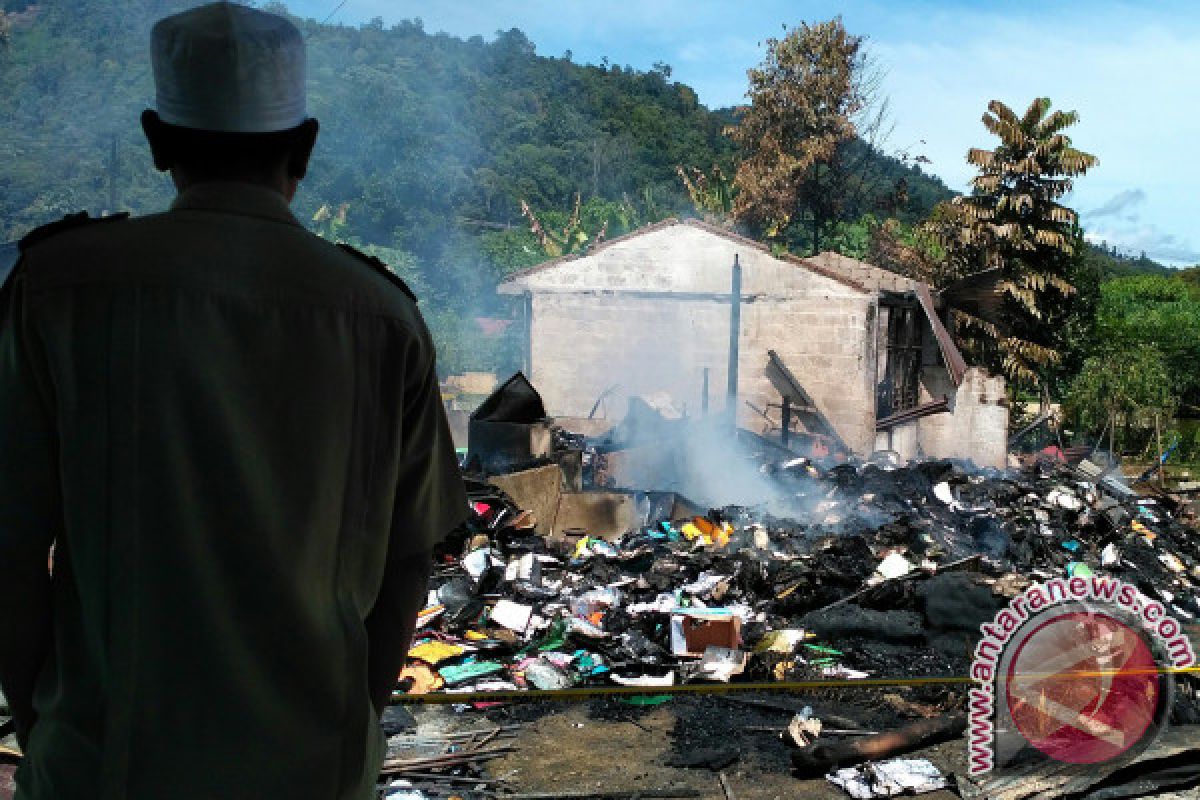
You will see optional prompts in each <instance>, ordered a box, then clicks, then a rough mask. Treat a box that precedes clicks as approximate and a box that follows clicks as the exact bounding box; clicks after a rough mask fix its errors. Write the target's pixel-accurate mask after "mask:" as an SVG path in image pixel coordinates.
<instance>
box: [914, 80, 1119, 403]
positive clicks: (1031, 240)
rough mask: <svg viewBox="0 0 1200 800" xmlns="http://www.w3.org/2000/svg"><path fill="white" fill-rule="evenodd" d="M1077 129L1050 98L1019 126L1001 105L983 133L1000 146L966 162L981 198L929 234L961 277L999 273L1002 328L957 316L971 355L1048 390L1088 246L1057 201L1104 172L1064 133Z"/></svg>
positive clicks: (958, 202) (965, 201) (992, 106)
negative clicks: (1082, 246) (1096, 171)
mask: <svg viewBox="0 0 1200 800" xmlns="http://www.w3.org/2000/svg"><path fill="white" fill-rule="evenodd" d="M1078 119H1079V115H1078V114H1077V113H1076V112H1074V111H1055V112H1053V113H1050V100H1049V98H1045V97H1039V98H1037V99H1036V100H1034V101H1033V102H1032V103H1031V104H1030V105H1029V108H1028V110H1026V112H1025V114H1024V116H1021V117H1018V116H1017V115H1016V114H1015V113H1013V111H1012V109H1010V108H1009V107H1008V106H1006V105H1005V104H1004V103H1001V102H1000V101H999V100H993V101H992V102H991V103H989V104H988V111H987V112H986V113H985V114H984V115H983V124H984V127H986V128H987V129H988V131H989V132H991V133H992V134H994V135H996V136H997V137H999V139H1000V144H999V146H997V147H996V148H995V149H994V150H983V149H979V148H973V149H971V150H970V151H969V152H968V153H967V161H968V162H969V163H971V164H972V165H974V166H975V167H977V168H978V169H979V174H978V175H976V176H975V177H974V178H972V179H971V185H972V187H973V189H974V191H973V192H972V193H971V194H970V195H967V196H963V197H956V198H955V199H954V200H953V201H952V204H951V206H950V207H949V208H945V209H943V210H942V211H943V212H944V213H943V214H942V215H941V224H940V225H938V226H937V227H936V228H935V229H930V231H931V232H932V233H934V234H935V235H937V236H938V237H939V238H940V239H941V241H942V243H943V245H944V246H945V247H946V249H947V252H948V254H949V255H950V257H951V258H953V259H956V260H957V261H958V262H959V266H960V268H961V269H962V271H963V272H978V271H980V270H984V269H998V270H999V283H998V289H999V291H1000V292H1001V293H1002V295H1003V304H1002V308H1003V311H1002V313H1001V314H999V316H998V317H997V318H995V319H986V320H985V319H982V318H979V317H975V316H971V315H969V314H965V313H962V312H956V313H955V317H956V321H957V322H959V323H960V324H959V325H958V326H957V327H958V328H959V331H960V338H962V340H963V346H964V348H965V349H968V350H970V351H972V352H973V353H974V354H975V355H976V357H977V358H979V359H980V360H981V361H982V362H983V363H985V364H987V365H988V366H992V367H999V368H1000V369H1002V370H1003V371H1004V372H1006V373H1007V374H1008V375H1010V376H1012V377H1014V378H1018V379H1019V378H1026V379H1030V380H1032V381H1034V382H1036V383H1037V384H1039V385H1041V386H1044V383H1045V380H1044V379H1045V374H1046V372H1047V370H1049V369H1051V368H1052V367H1054V365H1056V364H1057V363H1058V361H1059V360H1060V354H1059V352H1058V350H1057V346H1056V341H1055V332H1056V320H1060V319H1061V318H1062V316H1063V314H1064V313H1065V310H1066V309H1068V308H1069V305H1070V298H1071V296H1072V295H1074V294H1075V287H1074V286H1072V285H1071V282H1070V280H1069V274H1070V270H1071V260H1072V257H1073V256H1074V255H1075V252H1076V249H1077V248H1078V246H1079V242H1080V239H1081V237H1080V232H1079V217H1078V215H1077V214H1076V213H1075V212H1074V211H1072V210H1071V209H1069V208H1067V207H1066V206H1064V205H1062V204H1060V203H1059V202H1058V201H1059V200H1060V199H1062V197H1063V196H1064V195H1066V194H1067V192H1069V191H1071V187H1072V184H1073V179H1074V178H1076V177H1078V176H1079V175H1083V174H1084V173H1086V172H1087V171H1088V169H1090V168H1091V167H1094V166H1095V165H1096V164H1097V159H1096V157H1095V156H1093V155H1090V154H1088V153H1085V152H1083V151H1081V150H1077V149H1075V148H1074V147H1073V146H1072V144H1071V138H1070V137H1069V136H1067V135H1066V134H1065V133H1063V131H1064V130H1065V129H1066V128H1069V127H1070V126H1071V125H1074V124H1075V123H1076V122H1077V121H1078ZM947 222H949V223H950V224H946V223H947Z"/></svg>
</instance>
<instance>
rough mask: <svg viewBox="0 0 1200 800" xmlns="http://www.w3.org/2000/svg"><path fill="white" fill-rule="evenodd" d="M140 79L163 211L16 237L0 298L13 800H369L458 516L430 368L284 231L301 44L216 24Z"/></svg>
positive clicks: (295, 150) (386, 305) (262, 22)
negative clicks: (431, 576)
mask: <svg viewBox="0 0 1200 800" xmlns="http://www.w3.org/2000/svg"><path fill="white" fill-rule="evenodd" d="M152 51H153V62H154V73H155V83H156V89H157V101H156V104H157V113H155V112H152V111H148V112H146V113H145V114H144V115H143V119H142V122H143V127H144V129H145V132H146V136H147V138H148V140H149V142H150V147H151V150H152V152H153V156H154V163H155V166H156V167H158V168H159V169H160V170H163V171H169V172H170V173H171V177H172V179H173V180H174V182H175V185H176V187H177V188H178V190H179V196H178V197H177V199H176V200H175V202H174V204H173V205H172V207H171V209H170V210H169V211H167V212H166V213H163V214H158V215H154V216H150V217H145V218H140V219H118V220H114V219H111V218H110V219H106V220H86V219H78V218H77V219H68V220H65V221H64V222H62V223H56V224H55V225H53V226H48V227H47V228H43V229H39V230H38V231H35V232H34V233H33V234H31V235H30V236H29V237H27V238H26V240H24V241H23V243H22V246H21V259H20V261H19V262H18V265H17V267H16V268H15V269H14V272H13V275H12V277H11V278H10V280H9V281H8V284H7V285H6V286H5V287H4V289H3V290H2V291H0V681H2V683H3V688H4V692H5V694H6V695H7V697H8V700H9V703H10V706H11V708H12V711H13V716H14V719H15V721H16V723H17V729H18V738H19V740H20V742H21V744H22V746H23V748H24V750H25V754H26V755H25V760H24V762H23V764H22V766H21V768H20V770H19V772H18V775H17V781H18V786H19V789H18V797H22V798H30V799H31V800H42V799H43V798H54V799H55V800H74V798H164V797H170V798H287V799H288V800H294V799H295V798H314V799H315V798H331V799H332V798H353V799H354V800H359V799H360V798H368V797H372V796H374V785H375V781H376V778H377V775H378V769H379V764H380V760H381V758H382V750H383V739H382V735H381V732H380V730H379V714H380V713H381V711H382V708H383V707H384V705H385V704H386V702H387V699H388V697H389V696H390V692H391V689H392V687H393V686H394V684H395V680H396V675H397V673H398V671H399V668H400V666H401V664H402V662H403V658H404V654H405V652H406V649H407V646H408V643H409V640H410V638H411V634H412V629H413V625H414V620H415V615H416V612H417V611H418V609H419V608H420V606H421V604H422V601H423V600H424V594H425V588H424V587H425V579H426V577H427V576H428V572H429V565H430V551H431V550H432V548H433V546H434V545H435V544H436V543H437V541H439V540H440V538H441V537H443V536H445V535H446V534H447V533H449V532H450V530H451V529H453V528H454V527H455V526H456V525H457V524H458V523H459V522H460V521H461V519H462V517H463V516H464V514H465V507H466V499H465V495H464V491H463V487H462V482H461V478H460V476H459V474H458V470H457V463H456V460H455V455H454V451H453V447H452V444H451V441H450V436H449V432H448V429H447V426H446V421H445V415H444V412H443V409H442V405H441V398H440V394H439V391H438V382H437V375H436V372H435V370H434V353H433V346H432V343H431V340H430V337H429V334H428V332H427V331H426V329H425V326H424V324H423V322H422V320H421V317H420V314H419V313H418V312H417V310H416V306H415V301H414V299H413V298H412V297H411V295H410V294H409V293H408V291H407V289H406V288H405V287H404V285H403V284H402V283H400V282H399V281H398V280H397V279H395V278H394V277H392V276H391V275H390V274H389V273H388V272H387V270H386V268H383V267H382V265H380V264H378V263H377V262H375V263H372V262H371V261H370V260H369V259H366V258H365V257H364V256H362V255H361V254H357V253H355V252H353V251H350V250H343V249H341V248H338V247H335V246H333V245H331V244H328V243H326V242H324V241H323V240H321V239H319V238H318V237H316V236H313V235H312V234H310V233H308V232H307V231H305V230H304V229H303V228H302V227H301V226H300V225H299V224H298V223H297V222H296V220H295V218H294V217H293V216H292V215H291V214H290V212H289V211H288V203H289V202H290V201H291V199H292V197H293V195H294V193H295V191H296V186H297V183H298V181H299V180H300V179H301V178H303V177H304V174H305V170H306V168H307V164H308V158H309V154H310V152H311V150H312V148H313V145H314V142H315V140H316V135H317V123H316V121H315V120H312V119H309V118H308V117H307V116H306V114H305V103H304V48H303V41H302V39H301V38H300V35H299V33H298V31H296V29H295V28H294V27H293V26H292V25H291V24H290V23H289V22H287V21H286V20H284V19H282V18H280V17H277V16H273V15H270V14H265V13H262V12H259V11H255V10H253V9H249V8H245V7H242V6H237V5H232V4H225V3H216V4H212V5H208V6H203V7H201V8H198V9H194V10H192V11H189V12H186V13H184V14H180V15H177V16H174V17H169V18H167V19H165V20H162V21H161V22H160V23H159V24H158V25H157V26H155V29H154V32H153V35H152ZM52 545H53V546H54V552H53V567H52V570H47V557H48V555H49V554H50V550H51V546H52ZM51 573H52V574H51Z"/></svg>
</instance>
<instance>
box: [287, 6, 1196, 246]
mask: <svg viewBox="0 0 1200 800" xmlns="http://www.w3.org/2000/svg"><path fill="white" fill-rule="evenodd" d="M340 1H341V0H287V3H288V5H289V7H291V8H292V9H293V11H294V12H295V13H297V14H299V15H301V16H305V17H313V18H316V19H325V18H326V16H328V15H329V14H330V12H332V11H333V10H334V8H335V7H336V6H337V5H338V3H339V2H340ZM836 14H841V15H842V18H843V20H844V21H845V24H846V27H847V29H848V30H849V31H850V32H851V33H855V34H858V35H862V36H865V37H866V38H867V46H868V48H869V50H870V52H871V53H872V54H873V56H874V58H875V60H876V62H877V63H878V65H879V66H880V67H881V68H882V70H883V71H884V73H885V77H884V83H883V91H884V93H885V94H886V95H887V96H888V98H889V100H890V108H891V122H892V125H893V126H894V127H893V130H892V133H891V135H890V137H889V138H888V140H887V146H886V149H890V150H892V151H900V150H909V151H910V152H913V153H923V154H924V155H926V156H927V157H928V158H930V159H931V160H932V162H933V163H932V164H931V165H930V166H929V167H928V169H930V170H931V171H932V172H934V173H936V174H937V175H939V176H940V177H942V178H943V179H944V180H945V181H946V182H947V183H948V184H949V185H950V186H951V188H953V189H956V190H960V191H961V190H965V189H966V188H967V181H968V180H969V178H970V176H971V175H972V170H971V168H970V166H969V165H967V163H966V161H965V155H966V152H967V149H968V148H970V147H991V146H992V143H993V142H994V139H991V137H990V136H989V135H988V134H987V132H986V131H985V130H984V128H983V126H982V125H981V124H980V121H979V120H980V117H981V116H982V114H983V112H984V110H985V109H986V107H987V103H988V101H989V100H992V99H999V100H1002V101H1004V102H1005V103H1008V104H1009V105H1010V106H1012V107H1014V109H1015V110H1017V111H1018V112H1020V111H1023V110H1024V109H1025V107H1026V106H1028V104H1029V102H1030V101H1031V100H1032V99H1033V98H1034V97H1037V96H1040V95H1046V96H1049V97H1050V98H1051V99H1052V100H1053V102H1054V104H1055V106H1056V107H1057V108H1063V109H1074V110H1076V111H1078V112H1079V114H1080V122H1079V124H1078V125H1076V126H1075V127H1074V128H1073V129H1072V131H1071V132H1072V136H1073V139H1074V141H1075V144H1076V146H1078V147H1080V148H1081V149H1083V150H1087V151H1088V152H1091V153H1094V154H1095V155H1096V156H1098V157H1099V159H1100V164H1099V166H1098V167H1096V168H1095V170H1093V171H1092V172H1090V173H1089V174H1088V175H1087V176H1085V177H1084V178H1082V179H1081V180H1079V181H1078V183H1077V185H1076V189H1075V192H1074V195H1073V196H1072V197H1071V198H1070V200H1069V204H1070V205H1072V207H1074V208H1075V209H1077V210H1078V211H1080V212H1081V213H1082V215H1083V221H1084V226H1085V228H1086V229H1087V230H1088V234H1089V237H1090V238H1093V239H1094V240H1097V241H1101V240H1102V241H1107V242H1108V243H1110V244H1113V245H1117V246H1119V247H1121V248H1123V249H1125V250H1127V251H1131V252H1134V253H1138V252H1141V251H1145V252H1146V253H1147V254H1148V255H1150V256H1151V257H1153V258H1156V259H1159V260H1161V261H1164V262H1168V263H1171V264H1196V263H1200V230H1197V228H1196V226H1195V222H1194V220H1195V219H1196V212H1197V210H1198V209H1197V203H1196V202H1195V199H1194V198H1195V197H1196V192H1197V187H1198V186H1200V157H1194V156H1193V155H1192V153H1193V152H1197V151H1200V7H1198V8H1196V9H1194V8H1193V7H1192V6H1191V5H1190V4H1188V3H1181V2H1156V3H1154V4H1146V7H1138V6H1135V5H1133V4H1130V3H1117V2H1086V3H1085V2H1071V1H1069V0H1068V1H1066V2H1058V3H1053V4H1050V3H1034V2H1011V1H1010V2H1006V3H1002V4H1001V3H995V4H983V3H973V2H941V3H928V2H900V0H893V1H892V2H852V3H828V2H804V1H803V0H793V1H792V2H782V1H780V0H761V1H760V2H739V3H735V2H716V1H709V0H700V1H697V2H683V0H643V1H642V2H636V3H612V2H604V3H601V2H594V1H593V2H572V0H557V2H549V1H548V0H526V1H525V2H513V1H510V2H488V1H487V0H479V1H477V2H466V1H465V0H464V1H463V2H443V1H440V0H434V2H424V3H413V2H406V1H405V0H346V2H345V4H344V5H343V6H342V8H341V9H340V10H338V11H337V13H336V14H335V15H334V16H333V19H332V21H333V22H342V23H346V24H357V23H360V22H363V21H366V20H368V19H370V18H372V17H376V16H379V17H383V19H384V21H385V23H387V24H392V23H395V22H396V21H398V20H400V19H409V18H414V17H420V18H421V19H422V20H423V21H424V24H425V29H426V30H427V31H430V32H436V31H445V32H447V33H451V34H455V35H459V36H470V35H474V34H482V35H484V36H485V37H489V38H490V37H491V35H492V34H494V33H495V32H496V31H497V30H506V29H508V28H514V27H515V28H520V29H521V30H522V31H524V32H525V33H526V35H528V36H529V38H530V39H531V40H532V41H533V42H534V43H535V45H536V46H537V51H538V53H540V54H542V55H552V56H558V55H562V53H563V52H565V51H567V50H570V51H571V52H572V53H573V56H574V59H575V60H576V61H577V62H591V63H595V62H599V61H600V59H601V58H605V57H607V58H608V59H609V61H610V62H613V63H618V64H622V65H625V64H628V65H631V66H633V67H637V68H639V69H648V68H649V67H650V66H651V65H653V64H654V63H655V62H658V61H663V62H666V63H668V64H670V65H671V66H672V68H673V69H674V78H675V79H676V80H679V81H681V82H683V83H686V84H688V85H690V86H692V87H694V88H695V89H696V90H697V92H698V93H699V96H700V99H701V101H702V102H704V103H706V104H707V105H709V106H712V107H718V106H728V105H734V104H738V103H740V102H743V92H744V91H745V86H746V79H745V76H746V69H747V68H748V67H750V66H753V65H754V64H756V63H758V62H759V61H760V60H761V58H762V54H763V46H762V45H761V42H762V41H763V40H764V39H766V38H767V37H770V36H778V35H780V34H781V33H782V32H783V28H782V26H783V25H785V24H786V25H789V26H792V25H795V24H797V23H799V22H800V21H803V20H809V21H816V20H822V19H828V18H829V17H832V16H834V15H836Z"/></svg>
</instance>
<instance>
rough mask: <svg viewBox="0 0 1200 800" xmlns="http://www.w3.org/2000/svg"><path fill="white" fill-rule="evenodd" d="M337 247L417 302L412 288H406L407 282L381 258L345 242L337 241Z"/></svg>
mask: <svg viewBox="0 0 1200 800" xmlns="http://www.w3.org/2000/svg"><path fill="white" fill-rule="evenodd" d="M338 247H339V248H341V249H342V250H343V251H345V252H347V253H349V254H350V255H352V256H354V257H355V258H357V259H358V260H359V261H362V262H364V263H365V264H366V265H367V266H369V267H370V268H371V269H373V270H375V271H376V272H378V273H379V274H380V275H382V276H383V277H384V278H386V279H387V280H388V282H389V283H391V284H392V285H393V286H395V287H396V288H397V289H399V290H400V291H402V292H404V294H405V295H406V296H407V297H408V299H409V300H412V301H413V302H414V303H416V302H417V296H416V295H415V294H413V292H412V289H409V288H408V284H407V283H405V282H404V281H403V280H401V279H400V276H398V275H397V274H396V273H394V272H392V271H391V270H390V269H389V268H388V265H387V264H385V263H383V261H382V260H380V259H378V258H376V257H375V256H372V255H368V254H367V253H364V252H363V251H362V250H359V249H358V248H356V247H352V246H350V245H348V244H346V243H345V242H338Z"/></svg>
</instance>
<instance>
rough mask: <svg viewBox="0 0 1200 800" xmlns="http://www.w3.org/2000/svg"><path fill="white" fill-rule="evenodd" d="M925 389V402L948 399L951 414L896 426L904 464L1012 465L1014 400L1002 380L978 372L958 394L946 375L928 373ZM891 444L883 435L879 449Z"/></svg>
mask: <svg viewBox="0 0 1200 800" xmlns="http://www.w3.org/2000/svg"><path fill="white" fill-rule="evenodd" d="M921 383H922V398H921V402H928V401H929V400H931V399H936V398H940V397H941V396H942V395H946V396H948V397H949V399H950V409H951V411H950V412H949V413H945V414H934V415H932V416H928V417H924V418H922V419H919V420H916V421H915V422H910V423H908V424H907V425H898V426H896V427H895V428H893V430H892V434H891V439H890V442H891V447H892V449H894V450H896V451H897V452H898V453H900V455H901V456H902V457H904V458H918V457H925V458H961V459H969V460H970V461H973V462H974V463H975V464H976V465H977V466H980V467H1001V468H1002V467H1004V466H1005V465H1006V464H1007V459H1008V455H1007V453H1008V398H1007V395H1006V394H1005V382H1004V378H1003V377H1002V376H989V375H988V374H987V373H986V372H985V371H983V370H982V369H979V368H977V367H972V368H971V369H968V370H967V372H966V374H965V375H964V376H963V382H962V385H961V386H959V387H958V388H957V389H956V388H955V387H954V384H953V383H951V382H950V378H949V376H948V375H946V371H945V370H944V369H942V368H940V367H927V368H925V369H924V370H923V371H922V375H921ZM888 441H889V439H888V434H887V432H886V431H883V432H880V434H879V435H878V436H877V437H876V446H877V447H878V448H880V449H882V448H885V447H887V446H888Z"/></svg>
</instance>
